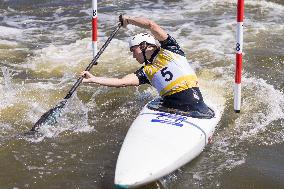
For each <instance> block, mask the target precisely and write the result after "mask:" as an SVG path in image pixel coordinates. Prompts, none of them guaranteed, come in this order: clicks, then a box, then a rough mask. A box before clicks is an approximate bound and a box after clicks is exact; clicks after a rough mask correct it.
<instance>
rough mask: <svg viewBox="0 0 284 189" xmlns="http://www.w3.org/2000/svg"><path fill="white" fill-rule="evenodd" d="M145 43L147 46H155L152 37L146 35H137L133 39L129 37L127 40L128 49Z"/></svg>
mask: <svg viewBox="0 0 284 189" xmlns="http://www.w3.org/2000/svg"><path fill="white" fill-rule="evenodd" d="M144 41H145V42H146V43H148V44H152V45H156V41H155V39H154V37H153V36H152V35H150V34H148V33H139V34H137V35H135V36H134V37H131V38H130V40H129V48H131V47H133V46H136V45H140V44H141V43H142V42H144Z"/></svg>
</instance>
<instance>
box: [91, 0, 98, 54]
mask: <svg viewBox="0 0 284 189" xmlns="http://www.w3.org/2000/svg"><path fill="white" fill-rule="evenodd" d="M92 8H93V13H92V47H93V57H95V56H96V54H97V52H98V44H97V39H98V10H97V0H92Z"/></svg>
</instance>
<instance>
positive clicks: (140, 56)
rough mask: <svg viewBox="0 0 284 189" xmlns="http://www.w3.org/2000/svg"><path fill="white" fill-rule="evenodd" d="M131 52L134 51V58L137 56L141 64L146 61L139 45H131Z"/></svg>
mask: <svg viewBox="0 0 284 189" xmlns="http://www.w3.org/2000/svg"><path fill="white" fill-rule="evenodd" d="M130 52H132V56H133V58H135V59H136V60H137V61H138V62H139V63H140V64H143V63H144V57H143V54H142V51H141V49H140V47H139V46H138V45H136V46H133V47H131V48H130Z"/></svg>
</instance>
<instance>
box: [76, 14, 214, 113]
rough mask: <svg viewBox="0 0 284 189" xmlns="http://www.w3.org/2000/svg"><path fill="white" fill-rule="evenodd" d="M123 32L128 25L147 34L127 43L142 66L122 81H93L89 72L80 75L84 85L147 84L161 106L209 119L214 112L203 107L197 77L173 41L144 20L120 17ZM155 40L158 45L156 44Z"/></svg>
mask: <svg viewBox="0 0 284 189" xmlns="http://www.w3.org/2000/svg"><path fill="white" fill-rule="evenodd" d="M119 21H120V22H121V24H122V26H123V27H125V28H126V26H127V25H128V24H131V25H135V26H138V27H141V28H144V29H148V30H150V32H151V34H152V35H153V36H152V35H151V34H148V33H140V34H137V35H135V36H134V37H132V38H131V39H130V41H129V48H130V51H131V52H132V54H133V58H135V59H136V60H137V61H138V63H140V64H143V66H142V67H141V68H140V69H138V70H137V71H135V72H134V73H131V74H128V75H126V76H124V77H123V78H106V77H96V76H94V75H92V74H91V73H90V72H88V71H84V72H82V73H81V76H84V79H83V82H84V83H96V84H100V85H104V86H109V87H126V86H138V85H141V84H150V85H152V86H153V87H155V88H156V89H157V90H158V92H159V94H160V96H161V97H162V98H163V106H164V107H167V108H174V109H178V110H182V111H194V112H195V114H194V115H195V116H196V117H200V118H202V117H204V118H212V117H214V112H213V110H211V109H210V108H208V106H207V105H206V104H205V103H204V101H203V97H202V94H201V92H200V90H199V87H198V81H197V77H196V74H195V73H194V71H193V69H192V68H191V66H190V65H189V63H188V61H187V59H186V57H185V54H184V52H183V51H182V50H181V48H180V46H179V45H178V43H177V42H176V40H175V39H174V38H173V37H172V36H170V35H169V34H167V33H166V32H165V31H164V30H163V29H162V28H161V27H160V26H159V25H158V24H156V23H155V22H153V21H151V20H149V19H146V18H140V17H139V18H136V17H129V16H120V17H119ZM156 40H158V41H159V43H160V45H157V44H156Z"/></svg>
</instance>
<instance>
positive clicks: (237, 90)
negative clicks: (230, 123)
mask: <svg viewBox="0 0 284 189" xmlns="http://www.w3.org/2000/svg"><path fill="white" fill-rule="evenodd" d="M237 12H238V13H237V43H236V70H235V87H234V110H235V112H236V113H240V111H241V78H242V59H243V56H242V53H243V27H244V25H243V23H244V22H243V20H244V0H238V5H237Z"/></svg>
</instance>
